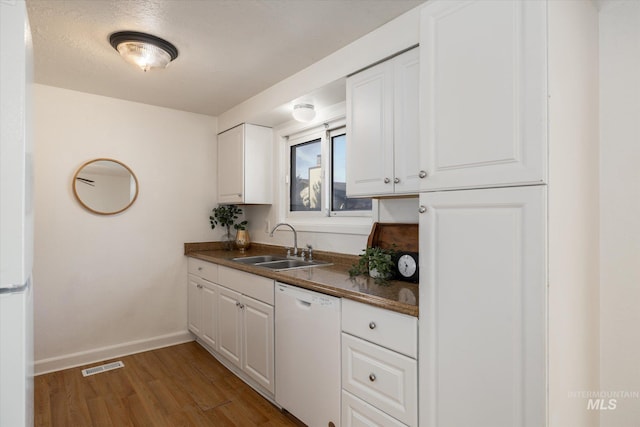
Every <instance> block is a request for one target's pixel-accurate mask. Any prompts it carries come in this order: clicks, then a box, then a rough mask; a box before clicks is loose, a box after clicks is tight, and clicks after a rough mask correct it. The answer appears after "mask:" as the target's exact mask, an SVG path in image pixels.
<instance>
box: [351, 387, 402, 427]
mask: <svg viewBox="0 0 640 427" xmlns="http://www.w3.org/2000/svg"><path fill="white" fill-rule="evenodd" d="M361 426H371V427H374V426H375V427H378V426H389V427H406V425H405V424H402V423H401V422H400V421H398V420H396V419H395V418H393V417H390V416H389V415H387V414H385V413H384V412H382V411H381V410H379V409H377V408H375V407H374V406H372V405H369V404H368V403H367V402H365V401H364V400H362V399H358V398H357V397H355V396H354V395H353V394H351V393H349V392H348V391H344V390H342V427H361Z"/></svg>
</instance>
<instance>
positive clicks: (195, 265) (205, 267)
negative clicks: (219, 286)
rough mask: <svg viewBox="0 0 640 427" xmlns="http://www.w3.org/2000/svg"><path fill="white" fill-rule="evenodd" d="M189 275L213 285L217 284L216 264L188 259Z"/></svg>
mask: <svg viewBox="0 0 640 427" xmlns="http://www.w3.org/2000/svg"><path fill="white" fill-rule="evenodd" d="M189 273H190V274H193V275H195V276H200V277H202V278H203V279H205V280H208V281H210V282H213V283H217V282H218V264H214V263H212V262H207V261H203V260H201V259H197V258H189Z"/></svg>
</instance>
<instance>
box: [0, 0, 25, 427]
mask: <svg viewBox="0 0 640 427" xmlns="http://www.w3.org/2000/svg"><path fill="white" fill-rule="evenodd" d="M32 66H33V60H32V48H31V33H30V30H29V23H28V18H27V11H26V5H25V2H24V0H11V1H6V0H0V427H20V426H32V425H33V297H32V295H33V289H32V284H31V268H32V265H33V207H32V189H31V186H32V182H33V180H32V155H31V153H32V143H31V122H30V111H29V109H30V106H31V101H30V96H31V93H30V91H31V82H32V80H33V79H32V71H31V70H32Z"/></svg>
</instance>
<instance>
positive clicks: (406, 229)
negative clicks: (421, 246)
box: [367, 222, 419, 252]
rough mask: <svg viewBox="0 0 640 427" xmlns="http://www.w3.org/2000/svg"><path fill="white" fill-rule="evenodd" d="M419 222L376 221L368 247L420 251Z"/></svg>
mask: <svg viewBox="0 0 640 427" xmlns="http://www.w3.org/2000/svg"><path fill="white" fill-rule="evenodd" d="M418 240H419V239H418V224H404V223H386V222H374V223H373V227H371V234H369V239H368V240H367V247H376V246H377V247H380V248H385V249H387V248H393V247H394V246H393V244H394V243H395V249H396V250H398V251H411V252H418Z"/></svg>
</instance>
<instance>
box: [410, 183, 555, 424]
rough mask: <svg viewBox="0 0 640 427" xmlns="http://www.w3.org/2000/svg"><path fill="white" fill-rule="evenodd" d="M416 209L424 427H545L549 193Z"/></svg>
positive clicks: (447, 199) (492, 192) (481, 194)
mask: <svg viewBox="0 0 640 427" xmlns="http://www.w3.org/2000/svg"><path fill="white" fill-rule="evenodd" d="M420 204H421V207H423V208H426V211H425V212H424V213H422V214H421V215H420V264H421V266H422V267H423V268H421V272H422V273H421V277H420V287H421V292H420V317H421V326H422V328H423V329H421V334H420V387H421V390H420V394H421V398H422V403H421V406H420V408H421V410H422V412H421V414H422V419H421V425H425V426H469V425H474V426H492V427H515V426H531V427H533V426H542V425H545V414H546V410H545V396H546V395H545V393H546V364H545V363H546V352H545V350H546V341H545V340H546V338H545V337H546V321H545V305H546V258H545V253H546V252H545V248H546V186H544V185H540V186H528V187H515V188H496V189H478V190H462V191H446V192H433V193H423V194H421V196H420ZM461 408H464V410H461Z"/></svg>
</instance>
